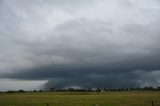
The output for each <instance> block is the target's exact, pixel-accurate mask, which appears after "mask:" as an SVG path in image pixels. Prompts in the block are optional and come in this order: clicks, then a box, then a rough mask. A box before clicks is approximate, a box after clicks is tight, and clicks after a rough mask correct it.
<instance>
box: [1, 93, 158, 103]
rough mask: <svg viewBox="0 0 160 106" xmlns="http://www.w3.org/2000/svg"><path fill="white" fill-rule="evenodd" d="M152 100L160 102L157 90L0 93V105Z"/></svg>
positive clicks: (144, 101)
mask: <svg viewBox="0 0 160 106" xmlns="http://www.w3.org/2000/svg"><path fill="white" fill-rule="evenodd" d="M152 101H154V106H158V103H159V104H160V92H159V91H153V92H151V91H150V92H149V91H148V92H144V91H143V92H142V91H137V92H134V91H128V92H103V93H99V94H97V93H79V92H63V93H56V92H55V93H54V92H53V93H51V92H41V93H0V106H47V105H48V106H152ZM47 103H48V104H47Z"/></svg>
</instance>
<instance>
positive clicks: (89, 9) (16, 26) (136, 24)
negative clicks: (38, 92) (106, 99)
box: [0, 0, 160, 89]
mask: <svg viewBox="0 0 160 106" xmlns="http://www.w3.org/2000/svg"><path fill="white" fill-rule="evenodd" d="M159 40H160V1H159V0H92V1H91V0H45V1H43V0H34V1H32V0H27V1H21V0H0V78H1V79H10V80H12V79H14V80H23V81H24V80H25V81H29V80H37V81H41V80H46V81H47V82H46V83H44V88H45V89H49V88H51V87H54V88H66V87H72V86H77V87H81V88H91V87H92V88H97V87H101V88H103V87H107V88H118V87H144V86H153V87H156V86H159V85H160V78H159V77H158V76H159V75H160V64H159V63H160V54H159V53H160V45H159ZM34 83H35V82H34Z"/></svg>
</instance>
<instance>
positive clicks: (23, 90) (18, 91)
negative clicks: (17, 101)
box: [17, 89, 25, 93]
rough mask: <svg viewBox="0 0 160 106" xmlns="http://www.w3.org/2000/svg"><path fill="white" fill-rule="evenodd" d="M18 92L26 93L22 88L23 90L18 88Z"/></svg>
mask: <svg viewBox="0 0 160 106" xmlns="http://www.w3.org/2000/svg"><path fill="white" fill-rule="evenodd" d="M17 92H20V93H24V92H25V91H24V90H23V89H21V90H18V91H17Z"/></svg>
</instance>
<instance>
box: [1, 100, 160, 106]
mask: <svg viewBox="0 0 160 106" xmlns="http://www.w3.org/2000/svg"><path fill="white" fill-rule="evenodd" d="M0 106H160V102H159V103H158V102H154V101H152V102H151V103H150V104H147V105H146V104H138V103H133V104H114V103H112V104H108V103H96V104H92V103H76V104H75V103H74V104H71V103H26V104H18V103H16V104H0Z"/></svg>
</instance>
